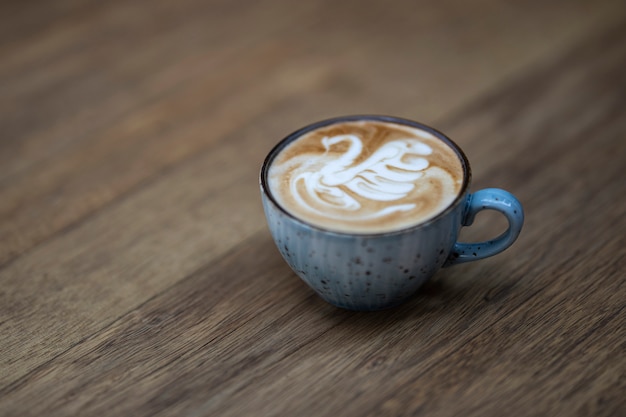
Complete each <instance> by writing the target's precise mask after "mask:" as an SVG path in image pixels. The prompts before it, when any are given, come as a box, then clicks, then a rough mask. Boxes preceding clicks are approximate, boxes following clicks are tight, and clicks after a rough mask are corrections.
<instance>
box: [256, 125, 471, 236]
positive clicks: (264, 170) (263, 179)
mask: <svg viewBox="0 0 626 417" xmlns="http://www.w3.org/2000/svg"><path fill="white" fill-rule="evenodd" d="M368 120H372V121H379V122H387V123H395V124H400V125H405V126H409V127H414V128H417V129H421V130H425V131H426V132H429V133H431V134H433V135H434V136H436V137H437V138H439V139H440V140H442V141H443V142H445V143H446V144H447V145H448V146H449V147H450V148H452V150H454V152H456V154H457V156H458V157H459V160H460V161H461V166H462V167H463V184H462V185H461V190H460V191H459V193H458V195H457V196H456V198H455V199H454V200H453V201H452V202H451V203H450V204H449V205H448V206H447V207H446V208H445V209H444V210H442V211H440V212H439V213H438V214H437V215H436V216H434V217H432V218H430V219H428V220H425V221H422V222H419V223H416V224H412V225H410V226H407V227H404V228H402V229H395V230H390V231H383V232H365V233H359V232H345V231H338V230H333V229H328V228H325V227H322V226H318V225H316V224H313V223H311V222H308V221H306V220H304V219H301V218H300V217H297V216H295V215H294V214H292V213H291V212H289V211H288V210H287V209H285V208H284V207H283V206H282V205H281V204H280V203H279V202H278V201H277V200H276V198H275V197H274V195H273V194H272V191H271V189H270V187H269V183H268V179H267V177H268V172H269V168H270V166H271V165H272V162H273V160H274V159H275V158H276V156H277V155H278V154H279V153H280V152H281V151H282V150H283V149H284V148H285V147H286V146H287V145H288V144H290V143H291V142H293V141H294V140H296V139H297V138H299V137H300V136H302V135H304V134H306V133H308V132H311V131H313V130H316V129H319V128H321V127H325V126H329V125H332V124H337V123H343V122H354V121H368ZM471 179H472V171H471V168H470V164H469V161H468V159H467V156H465V153H464V152H463V150H462V149H461V148H460V147H459V145H457V144H456V143H455V142H454V141H453V140H452V139H450V138H449V137H447V136H446V135H444V134H443V133H442V132H440V131H438V130H437V129H434V128H432V127H430V126H427V125H425V124H423V123H419V122H415V121H413V120H409V119H405V118H401V117H395V116H385V115H376V114H362V115H360V114H355V115H348V116H339V117H333V118H329V119H324V120H320V121H318V122H314V123H311V124H309V125H307V126H304V127H302V128H300V129H298V130H296V131H294V132H292V133H290V134H289V135H287V136H286V137H284V138H283V139H282V140H280V141H279V142H278V143H277V144H276V145H275V146H274V147H273V148H272V149H271V150H270V151H269V153H268V154H267V156H266V157H265V159H264V161H263V165H262V166H261V172H260V175H259V185H260V187H261V192H262V193H263V194H264V195H265V196H266V197H267V198H268V199H269V200H270V201H271V203H272V204H273V205H274V206H275V207H276V208H277V209H278V210H279V211H280V212H281V213H282V214H283V215H285V216H287V217H289V218H290V219H292V220H294V221H296V222H297V223H300V224H303V225H306V226H307V227H309V228H311V229H314V230H318V231H320V232H323V233H325V234H333V235H339V236H358V237H364V238H365V237H381V236H390V235H397V234H403V233H406V232H408V231H412V230H415V229H419V228H422V227H425V226H427V225H429V224H432V223H435V222H436V221H438V220H440V219H441V218H442V217H445V216H446V215H448V213H450V212H451V211H452V210H454V209H455V208H456V207H457V206H458V205H459V204H460V203H461V202H462V201H463V200H464V198H465V195H466V194H467V191H468V189H469V186H470V183H471Z"/></svg>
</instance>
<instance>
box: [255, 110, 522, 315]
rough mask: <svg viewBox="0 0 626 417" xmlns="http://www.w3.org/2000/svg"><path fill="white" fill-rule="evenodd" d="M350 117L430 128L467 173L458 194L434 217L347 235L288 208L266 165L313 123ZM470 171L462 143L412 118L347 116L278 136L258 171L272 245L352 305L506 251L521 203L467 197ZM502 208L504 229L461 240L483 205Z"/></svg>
mask: <svg viewBox="0 0 626 417" xmlns="http://www.w3.org/2000/svg"><path fill="white" fill-rule="evenodd" d="M349 120H382V121H390V122H393V123H402V124H407V125H409V126H413V127H418V128H421V129H424V130H427V131H429V132H431V133H433V134H435V135H436V136H438V137H439V138H440V139H441V140H443V141H445V142H446V143H448V144H449V145H450V146H452V148H453V149H455V150H456V152H457V153H458V154H459V157H460V159H461V160H462V161H463V165H464V172H465V178H464V183H463V187H462V190H461V193H460V194H459V196H458V198H457V199H456V200H455V201H454V202H453V203H452V204H451V205H450V206H449V207H448V208H447V209H446V210H444V211H443V212H441V213H440V214H439V215H437V216H436V217H435V218H433V219H431V220H429V221H427V222H425V223H422V224H418V225H416V226H413V227H410V228H407V229H404V230H400V231H394V232H389V233H377V234H356V233H355V234H351V233H343V232H334V231H329V230H325V229H322V228H320V227H316V226H313V225H311V224H308V223H306V222H304V221H302V220H300V219H297V218H295V217H294V216H293V215H291V214H290V213H288V212H287V211H285V210H284V209H283V208H282V207H281V206H280V205H278V203H277V202H276V200H275V199H274V197H273V196H272V195H271V192H270V190H269V187H268V184H267V170H268V168H269V165H270V164H271V162H272V159H273V158H274V157H275V155H276V154H277V153H279V152H280V150H281V149H282V148H283V147H284V146H285V145H286V144H287V143H289V142H290V141H291V140H294V139H296V138H298V137H299V136H301V135H302V134H303V133H306V132H307V131H310V130H313V129H316V128H318V127H321V126H324V125H327V124H331V123H337V122H341V121H349ZM470 178H471V171H470V167H469V163H468V162H467V158H466V157H465V155H464V154H463V152H462V151H461V150H460V149H459V147H458V146H457V145H456V144H454V142H452V141H451V140H450V139H448V138H447V137H446V136H445V135H443V134H442V133H440V132H438V131H436V130H434V129H432V128H430V127H427V126H424V125H422V124H419V123H416V122H412V121H409V120H404V119H399V118H395V117H387V116H348V117H343V118H337V119H330V120H325V121H322V122H319V123H315V124H313V125H310V126H307V127H305V128H303V129H301V130H299V131H297V132H294V133H293V134H291V135H289V136H288V137H287V138H285V139H284V140H283V141H281V142H280V143H279V144H278V145H277V146H276V147H275V148H274V149H273V150H272V151H271V152H270V154H269V155H268V157H267V158H266V160H265V162H264V164H263V167H262V169H261V177H260V185H261V195H262V201H263V208H264V210H265V215H266V218H267V222H268V226H269V229H270V232H271V234H272V237H273V239H274V242H275V243H276V246H277V247H278V250H279V251H280V253H281V255H282V256H283V258H284V259H285V261H286V262H287V263H288V264H289V266H290V267H291V268H292V269H293V270H294V271H295V273H296V274H297V275H298V276H299V277H300V278H302V280H304V282H306V283H307V284H308V285H309V286H310V287H311V288H312V289H313V290H314V291H315V292H317V293H318V294H319V295H320V296H321V297H322V298H323V299H324V300H326V301H327V302H329V303H331V304H333V305H335V306H337V307H341V308H346V309H350V310H365V311H371V310H380V309H384V308H389V307H393V306H396V305H398V304H400V303H402V302H404V301H406V300H407V299H408V298H410V297H411V296H412V295H413V294H414V293H415V292H416V291H417V290H418V289H419V287H420V286H421V285H422V284H423V283H424V282H425V281H426V280H428V279H430V278H431V277H432V276H433V275H434V274H435V273H436V272H437V271H438V270H439V268H441V267H442V266H450V265H454V264H457V263H462V262H468V261H473V260H478V259H483V258H486V257H488V256H492V255H495V254H497V253H499V252H501V251H503V250H505V249H506V248H508V247H509V246H510V245H511V244H512V243H513V242H514V241H515V239H516V238H517V236H518V235H519V232H520V230H521V228H522V224H523V221H524V214H523V210H522V206H521V204H520V203H519V201H518V200H517V199H516V198H515V197H514V196H513V195H511V194H510V193H508V192H506V191H504V190H500V189H493V188H491V189H485V190H481V191H478V192H476V193H474V194H470V193H469V191H468V189H469V184H470ZM485 209H491V210H497V211H499V212H501V213H503V214H504V215H505V216H506V218H507V219H508V221H509V228H508V230H507V231H506V232H505V233H503V234H502V235H501V236H499V237H498V238H496V239H494V240H491V241H486V242H480V243H458V242H457V237H458V233H459V230H460V229H461V227H462V226H468V225H470V224H471V223H472V221H473V219H474V216H475V215H476V213H478V212H479V211H481V210H485Z"/></svg>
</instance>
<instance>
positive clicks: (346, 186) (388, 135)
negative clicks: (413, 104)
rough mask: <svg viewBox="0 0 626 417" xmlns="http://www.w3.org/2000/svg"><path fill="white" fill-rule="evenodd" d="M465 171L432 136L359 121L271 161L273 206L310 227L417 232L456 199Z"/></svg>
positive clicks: (314, 135)
mask: <svg viewBox="0 0 626 417" xmlns="http://www.w3.org/2000/svg"><path fill="white" fill-rule="evenodd" d="M463 175H464V173H463V165H462V162H461V160H460V158H459V156H458V155H457V153H456V152H455V151H454V150H453V149H452V148H451V147H450V146H449V145H448V144H447V143H445V142H444V141H442V140H441V139H439V138H437V137H436V136H434V135H433V134H431V133H430V132H427V131H424V130H421V129H417V128H414V127H410V126H405V125H402V124H397V123H391V122H382V121H373V120H363V121H348V122H339V123H335V124H331V125H329V126H324V127H320V128H319V129H317V130H314V131H311V132H307V133H305V134H303V135H302V136H300V137H299V138H296V139H295V140H293V141H292V142H291V143H289V144H288V145H287V146H285V147H284V148H283V149H282V150H281V151H280V153H279V154H278V155H277V156H276V157H275V158H274V160H273V161H272V162H271V166H270V168H269V171H268V183H269V188H270V191H271V193H272V195H273V196H274V197H275V199H276V200H277V201H278V203H279V204H280V205H281V206H282V207H283V208H284V209H286V210H287V211H288V212H290V213H291V214H292V215H294V216H295V217H298V218H300V219H302V220H304V221H306V222H308V223H311V224H313V225H316V226H319V227H322V228H325V229H329V230H333V231H338V232H351V233H381V232H388V231H395V230H400V229H403V228H406V227H410V226H413V225H417V224H419V223H422V222H424V221H427V220H429V219H431V218H433V217H435V216H436V215H437V214H438V213H440V212H442V211H443V210H445V209H446V208H447V207H448V206H449V205H450V204H451V203H452V202H453V201H454V200H455V199H456V197H457V196H458V195H459V192H460V190H461V187H462V183H463Z"/></svg>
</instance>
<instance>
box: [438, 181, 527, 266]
mask: <svg viewBox="0 0 626 417" xmlns="http://www.w3.org/2000/svg"><path fill="white" fill-rule="evenodd" d="M482 210H495V211H499V212H500V213H502V214H504V216H505V217H506V218H507V220H508V221H509V228H508V229H507V230H506V231H505V232H504V233H502V234H501V235H500V236H498V237H497V238H495V239H492V240H487V241H484V242H478V243H461V242H456V243H455V244H454V247H453V248H452V251H451V252H450V256H449V257H448V259H447V260H446V262H445V264H444V266H452V265H456V264H461V263H464V262H471V261H477V260H479V259H484V258H488V257H490V256H493V255H496V254H498V253H500V252H502V251H503V250H505V249H506V248H508V247H509V246H511V245H512V244H513V242H515V240H516V239H517V237H518V236H519V233H520V231H521V230H522V225H523V224H524V210H523V209H522V205H521V203H520V202H519V200H518V199H517V198H515V196H514V195H513V194H511V193H509V192H508V191H504V190H501V189H498V188H485V189H484V190H480V191H477V192H475V193H473V194H470V195H469V196H468V199H467V207H466V210H465V215H464V217H463V221H462V225H463V226H470V225H471V224H472V223H473V222H474V218H475V217H476V214H477V213H478V212H479V211H482Z"/></svg>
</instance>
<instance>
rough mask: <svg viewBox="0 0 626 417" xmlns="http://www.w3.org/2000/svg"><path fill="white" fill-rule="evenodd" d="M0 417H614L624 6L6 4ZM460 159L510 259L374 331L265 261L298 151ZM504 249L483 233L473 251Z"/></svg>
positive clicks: (1, 61) (397, 313)
mask: <svg viewBox="0 0 626 417" xmlns="http://www.w3.org/2000/svg"><path fill="white" fill-rule="evenodd" d="M0 19H1V20H0V22H1V24H0V35H1V36H0V415H3V416H28V415H33V416H41V415H51V416H52V415H81V416H89V415H94V416H103V415H112V416H119V415H129V416H131V415H132V416H144V415H145V416H154V415H170V416H182V415H187V416H220V417H224V416H266V415H268V416H269V415H272V416H274V415H275V416H327V415H328V416H387V415H389V416H391V415H425V416H451V415H461V416H481V417H483V416H503V415H507V416H509V415H512V416H515V415H523V416H530V415H533V416H534V415H537V416H555V415H564V416H578V415H580V416H605V415H606V416H609V415H611V416H618V415H621V416H623V415H626V311H625V308H624V307H625V305H626V274H625V269H626V262H625V260H626V256H625V255H626V251H625V249H624V247H625V245H626V239H625V234H626V178H625V176H626V175H625V172H626V6H624V3H623V1H608V0H607V1H595V2H590V1H582V0H581V1H571V0H557V1H553V2H547V1H525V2H522V1H519V2H502V1H494V0H484V1H480V2H470V1H463V0H449V1H442V0H437V1H434V0H433V1H424V2H419V4H418V2H415V1H410V0H406V1H398V2H389V3H385V2H374V1H371V2H363V1H358V2H357V1H353V2H335V1H325V0H312V1H306V2H290V1H287V0H272V1H264V2H253V1H249V2H246V1H232V0H221V1H200V0H178V1H164V0H158V1H149V0H136V1H121V0H111V1H108V2H96V1H90V2H87V1H78V0H57V1H53V2H52V1H50V2H45V1H17V0H14V1H5V2H2V3H1V5H0ZM354 113H380V114H393V115H396V116H403V117H408V118H411V119H414V120H418V121H421V122H424V123H427V124H430V125H432V126H434V127H436V128H438V129H440V130H443V131H444V132H446V133H447V134H448V135H449V136H451V137H452V138H453V139H454V140H455V141H456V142H457V143H459V144H460V145H461V146H462V147H463V148H464V149H465V150H466V153H467V155H468V157H469V159H470V161H471V162H472V166H473V173H474V184H473V189H480V188H483V187H487V186H497V187H502V188H506V189H509V190H511V191H512V192H514V193H515V194H516V195H517V196H518V197H519V198H520V199H521V200H522V202H523V203H524V205H525V208H526V211H527V219H526V225H525V228H524V230H523V232H522V235H521V236H520V238H519V240H518V242H517V243H516V244H515V245H514V246H513V247H512V248H511V249H509V250H508V251H506V252H505V253H503V254H501V255H499V256H497V257H494V258H490V259H488V260H485V261H482V262H477V263H472V264H467V265H462V266H458V267H454V268H450V269H445V270H442V271H441V272H440V273H439V274H438V275H437V277H436V279H435V280H433V282H431V283H429V284H427V286H426V287H425V288H424V289H423V291H421V292H419V293H418V294H417V295H416V296H415V297H414V298H413V299H412V300H411V301H410V302H408V303H407V304H405V305H402V306H401V307H399V308H396V309H392V310H388V311H383V312H378V313H355V312H349V311H343V310H338V309H336V308H334V307H331V306H330V305H328V304H326V303H324V302H323V301H322V300H321V299H320V298H319V297H317V296H316V295H315V294H314V293H313V292H312V291H311V290H310V289H309V288H308V287H307V286H305V285H304V284H303V283H302V282H301V281H300V280H299V279H298V278H297V277H296V276H295V275H294V274H293V273H292V272H291V270H290V269H289V268H288V267H287V265H286V264H285V263H284V262H283V260H282V259H281V258H280V255H279V254H278V251H277V250H276V248H275V247H274V245H273V243H272V241H271V238H270V235H269V232H268V230H267V227H266V225H265V220H264V216H263V213H262V209H261V204H260V196H259V190H258V180H257V178H258V170H259V167H260V165H261V162H262V160H263V158H264V156H265V154H266V153H267V152H268V151H269V149H270V148H271V147H272V146H273V145H274V144H275V143H276V142H277V141H278V140H280V139H281V138H283V137H284V136H285V135H286V134H288V133H290V132H291V131H293V130H295V129H296V128H298V127H301V126H302V125H305V124H308V123H310V122H314V121H317V120H319V119H323V118H326V117H331V116H337V115H343V114H354ZM503 227H504V221H503V220H502V219H501V218H499V217H498V216H496V215H494V216H490V215H487V214H484V215H481V216H480V217H479V218H478V220H477V222H476V224H475V226H473V227H472V228H471V229H467V230H464V232H463V237H464V238H466V239H477V238H481V237H487V236H492V235H494V234H495V233H497V232H499V231H500V230H501V229H502V228H503Z"/></svg>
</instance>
